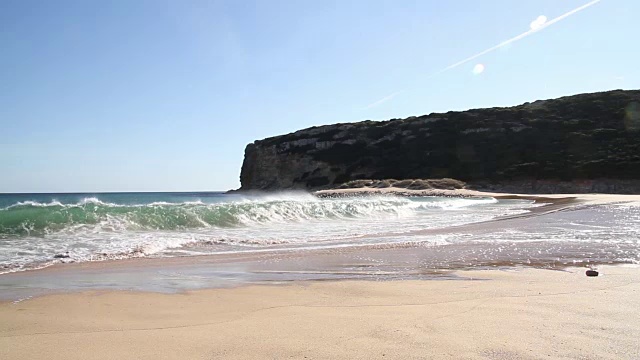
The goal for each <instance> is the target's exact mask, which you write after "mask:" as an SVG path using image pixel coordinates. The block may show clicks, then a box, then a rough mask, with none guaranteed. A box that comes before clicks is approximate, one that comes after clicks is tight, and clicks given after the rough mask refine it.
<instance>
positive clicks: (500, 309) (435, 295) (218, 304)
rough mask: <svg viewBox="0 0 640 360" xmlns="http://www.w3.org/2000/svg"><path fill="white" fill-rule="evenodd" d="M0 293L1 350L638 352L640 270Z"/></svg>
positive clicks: (232, 355)
mask: <svg viewBox="0 0 640 360" xmlns="http://www.w3.org/2000/svg"><path fill="white" fill-rule="evenodd" d="M600 270H601V272H602V275H601V276H599V277H596V278H587V277H586V276H585V274H584V269H569V270H568V271H552V270H535V269H527V270H518V271H515V270H512V271H497V270H496V271H467V272H461V273H460V276H462V277H465V278H467V279H466V280H433V281H388V282H366V281H358V282H356V281H341V282H304V283H294V284H293V285H283V286H267V285H262V286H247V287H240V288H234V289H212V290H201V291H196V292H190V293H186V294H157V293H131V292H123V291H120V292H88V293H71V294H61V295H50V296H44V297H39V298H35V299H30V300H26V301H22V302H18V303H3V304H0V358H2V359H283V358H294V359H304V358H308V359H374V358H375V359H380V358H384V359H387V358H388V359H425V358H426V359H430V358H438V359H542V358H544V359H549V358H561V359H638V358H640V269H638V268H632V267H603V268H601V269H600Z"/></svg>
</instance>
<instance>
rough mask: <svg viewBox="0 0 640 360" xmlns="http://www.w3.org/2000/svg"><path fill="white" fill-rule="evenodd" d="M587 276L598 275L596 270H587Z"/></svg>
mask: <svg viewBox="0 0 640 360" xmlns="http://www.w3.org/2000/svg"><path fill="white" fill-rule="evenodd" d="M586 274H587V276H598V272H597V271H596V270H587V272H586Z"/></svg>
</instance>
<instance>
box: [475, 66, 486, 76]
mask: <svg viewBox="0 0 640 360" xmlns="http://www.w3.org/2000/svg"><path fill="white" fill-rule="evenodd" d="M483 72H484V65H482V64H476V66H474V67H473V74H474V75H480V74H482V73H483Z"/></svg>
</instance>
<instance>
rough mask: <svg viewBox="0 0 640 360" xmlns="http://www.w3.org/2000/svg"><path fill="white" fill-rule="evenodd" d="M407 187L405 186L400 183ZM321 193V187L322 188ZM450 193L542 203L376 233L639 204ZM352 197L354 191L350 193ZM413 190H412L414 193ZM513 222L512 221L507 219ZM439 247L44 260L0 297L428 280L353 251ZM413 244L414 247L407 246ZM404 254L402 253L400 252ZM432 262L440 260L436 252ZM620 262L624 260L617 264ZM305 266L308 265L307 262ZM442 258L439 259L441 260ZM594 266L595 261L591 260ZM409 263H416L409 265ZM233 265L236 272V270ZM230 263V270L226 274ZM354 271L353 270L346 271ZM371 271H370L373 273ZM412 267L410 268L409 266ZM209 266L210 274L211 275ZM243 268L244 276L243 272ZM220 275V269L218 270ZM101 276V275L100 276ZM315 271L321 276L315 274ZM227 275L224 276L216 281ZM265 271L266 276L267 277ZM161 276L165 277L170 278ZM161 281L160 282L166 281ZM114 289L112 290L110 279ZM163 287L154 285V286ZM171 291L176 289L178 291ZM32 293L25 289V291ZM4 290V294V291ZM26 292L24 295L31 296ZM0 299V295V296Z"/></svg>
mask: <svg viewBox="0 0 640 360" xmlns="http://www.w3.org/2000/svg"><path fill="white" fill-rule="evenodd" d="M401 190H402V191H406V189H401ZM397 191H398V189H394V188H386V189H367V190H365V192H366V193H367V194H377V193H384V194H396V192H397ZM332 192H333V193H338V194H345V193H346V194H347V195H348V196H354V195H353V194H354V193H356V192H357V193H361V192H362V189H346V190H334V191H332ZM411 192H412V193H420V194H422V195H421V196H433V195H425V191H423V190H414V191H411ZM325 194H326V192H325ZM447 194H448V195H449V196H474V197H495V198H498V199H519V200H532V201H536V202H539V203H543V205H542V206H537V207H533V208H530V209H529V212H526V213H522V214H517V215H510V216H504V217H498V218H494V219H491V220H488V221H481V222H474V223H469V224H463V225H456V226H450V227H445V228H434V229H425V230H415V231H412V232H409V233H402V234H396V233H382V234H378V235H377V237H385V236H386V237H393V236H396V235H407V236H417V237H421V236H422V237H424V236H442V235H447V234H455V233H471V234H477V233H486V232H487V231H488V232H491V231H497V230H500V229H502V228H504V227H505V226H507V225H512V226H515V227H516V228H518V227H519V226H522V224H527V222H530V221H538V220H536V218H538V217H540V216H546V215H549V214H552V213H554V212H558V211H564V210H568V209H577V208H584V207H592V206H597V205H602V204H611V203H620V202H640V195H609V194H553V195H548V194H543V195H530V194H504V193H487V192H477V191H469V190H451V191H447ZM355 196H358V195H355ZM414 196H415V195H414ZM513 224H515V225H513ZM446 246H447V247H449V248H450V249H452V251H456V250H455V249H458V250H457V251H462V252H467V253H468V252H469V249H468V248H466V247H464V246H462V247H460V246H458V245H453V244H450V245H446ZM437 247H438V245H430V244H426V245H425V244H422V243H421V242H420V241H417V242H407V243H403V242H400V243H390V244H388V245H386V243H381V244H376V243H367V244H359V245H357V246H356V245H353V246H340V247H335V248H332V247H328V248H322V247H319V248H316V249H298V248H296V247H291V248H266V249H261V250H253V251H251V250H250V251H246V252H245V251H238V252H221V253H217V254H202V255H194V256H176V257H154V256H146V257H133V258H126V259H115V260H103V261H88V262H76V263H57V264H53V265H50V266H46V267H43V268H38V269H30V270H25V271H18V272H11V273H4V274H0V289H5V290H2V292H3V293H4V295H2V293H0V295H2V296H0V298H5V299H6V298H7V297H15V296H14V295H15V291H13V292H12V290H11V288H10V287H7V286H8V285H6V284H10V283H16V284H19V283H23V282H30V283H31V282H33V283H35V284H38V283H40V284H43V285H42V286H46V287H47V288H49V289H50V286H51V285H50V284H49V283H54V284H58V285H57V286H58V287H55V286H54V287H53V289H54V290H45V291H41V292H43V293H47V292H56V293H57V292H72V291H81V290H82V288H83V286H84V285H82V283H83V282H84V283H87V284H89V285H90V286H94V288H100V286H102V285H100V284H107V285H108V286H104V288H105V289H113V288H114V285H113V284H111V283H110V282H109V281H107V280H108V274H112V275H113V276H114V277H116V278H118V277H125V276H126V274H137V273H142V274H143V275H136V276H137V277H136V276H133V278H134V279H133V280H131V279H127V280H129V281H134V283H135V284H138V283H142V282H143V279H144V277H145V276H146V277H147V278H149V279H150V280H153V279H156V278H158V275H155V274H154V272H162V271H165V272H170V271H174V272H175V273H177V274H181V273H187V274H188V276H187V280H188V281H192V282H195V284H196V285H194V286H192V287H191V288H189V287H187V288H186V289H183V290H191V289H198V288H217V287H227V286H232V287H233V286H237V285H240V286H242V285H243V284H248V285H251V284H254V283H263V282H269V281H285V282H286V281H308V280H344V279H347V280H354V279H355V280H357V279H363V278H364V279H377V278H380V277H379V276H378V277H377V275H379V274H386V275H388V276H387V277H393V276H395V277H396V278H413V279H422V278H429V276H428V275H429V274H422V273H421V272H414V273H412V272H411V271H405V272H404V273H402V271H401V270H397V269H396V268H395V267H390V268H385V266H382V265H381V266H374V267H369V266H373V265H367V266H360V265H358V262H359V260H357V259H358V258H359V257H365V258H366V257H372V258H376V259H379V261H381V262H382V263H386V262H388V261H395V262H396V263H401V262H402V256H415V254H414V253H415V252H417V253H423V254H425V255H429V256H431V255H430V254H426V253H425V252H427V253H430V252H433V251H435V250H437ZM411 249H415V251H413V252H412V251H411ZM403 254H404V255H403ZM434 261H435V263H436V264H437V263H442V261H444V260H442V261H440V260H438V259H437V258H436V259H435V260H434ZM484 261H486V264H487V265H482V263H478V266H479V267H482V266H488V267H496V266H500V267H503V266H504V267H510V266H531V267H533V268H549V267H554V268H563V267H568V266H571V265H572V264H574V265H575V264H578V263H576V262H575V261H574V262H573V263H568V264H563V263H562V262H559V263H558V262H553V261H551V260H546V261H542V260H538V261H537V262H535V261H534V262H529V263H526V264H525V263H523V262H522V260H518V259H513V261H511V260H510V259H509V258H504V257H503V258H500V259H494V260H493V261H491V260H490V259H487V260H484ZM590 261H591V260H589V259H586V260H583V261H582V263H584V264H589V263H590ZM608 263H610V262H604V263H600V264H608ZM622 263H624V262H622ZM309 264H310V265H309ZM445 264H446V262H445ZM596 264H598V263H597V261H596ZM412 266H416V265H412ZM468 267H469V266H468V265H466V264H464V263H462V264H457V265H456V264H453V265H450V266H446V267H440V268H432V269H431V271H432V272H435V271H438V270H442V271H446V272H451V271H456V270H465V269H467V268H468ZM236 268H237V269H239V270H236ZM229 269H231V270H232V271H231V272H229ZM350 269H355V270H350ZM374 270H377V273H376V272H375V271H374ZM416 270H417V269H416ZM212 271H213V273H211V272H212ZM243 272H245V273H246V274H243ZM225 273H227V275H220V274H225ZM101 274H104V276H103V277H100V275H101ZM319 275H322V276H319ZM56 276H59V277H61V278H63V279H72V280H73V281H72V280H69V281H70V282H71V283H79V284H81V285H73V286H70V285H67V286H66V287H65V285H64V283H58V280H57V279H56ZM83 276H87V277H89V278H90V279H92V280H91V281H94V282H95V284H91V281H88V280H83V279H82V277H83ZM224 276H226V277H227V278H226V279H222V278H223V277H224ZM270 276H271V277H270ZM198 277H211V278H212V279H210V280H209V282H207V281H200V280H193V279H192V278H196V279H197V278H198ZM165 278H167V279H169V280H170V276H169V275H167V276H165ZM169 280H166V281H169ZM225 281H226V282H231V283H232V285H227V284H226V283H225ZM130 286H132V287H133V288H139V287H140V286H142V288H144V289H147V290H149V289H152V290H151V291H154V290H153V289H154V287H153V286H148V287H145V286H143V285H130ZM115 288H118V286H117V285H116V286H115ZM119 289H127V286H126V285H123V286H120V287H119ZM163 291H165V290H162V288H161V289H160V292H163ZM177 291H182V290H180V289H178V290H177ZM34 292H36V291H33V290H31V293H34ZM25 293H27V294H29V290H25ZM7 294H10V296H8V295H7ZM30 295H31V294H30ZM0 300H2V299H0Z"/></svg>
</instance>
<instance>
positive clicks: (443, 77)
mask: <svg viewBox="0 0 640 360" xmlns="http://www.w3.org/2000/svg"><path fill="white" fill-rule="evenodd" d="M586 3H588V1H586V0H562V1H558V0H538V1H513V0H486V1H475V0H452V1H439V0H438V1H436V0H433V1H426V0H424V1H395V0H389V1H375V0H361V1H360V0H354V1H347V0H340V1H276V0H264V1H187V0H184V1H177V0H174V1H163V0H149V1H142V0H112V1H84V0H77V1H69V0H57V1H44V0H42V1H31V0H2V1H0V169H1V172H0V192H71V191H78V192H82V191H88V192H91V191H190V190H227V189H230V188H236V187H238V186H239V180H238V177H239V173H240V167H241V164H242V159H243V153H244V147H245V145H246V144H247V143H250V142H252V141H254V140H256V139H262V138H265V137H268V136H273V135H279V134H284V133H288V132H292V131H295V130H298V129H301V128H305V127H309V126H313V125H321V124H331V123H336V122H350V121H360V120H366V119H371V120H384V119H389V118H402V117H407V116H411V115H421V114H427V113H431V112H444V111H449V110H464V109H469V108H475V107H491V106H508V105H517V104H520V103H523V102H525V101H533V100H536V99H542V98H553V97H558V96H562V95H570V94H575V93H581V92H593V91H602V90H609V89H620V88H622V89H634V88H635V89H637V88H640V67H638V65H637V63H638V60H637V59H638V56H639V55H640V54H639V53H638V51H639V50H638V46H637V43H636V42H637V36H638V34H640V25H638V23H637V14H639V13H640V1H635V0H602V1H600V2H598V3H596V4H594V5H592V6H590V7H588V8H586V9H584V10H582V11H579V12H577V13H575V14H572V15H571V16H567V17H566V18H563V19H562V20H561V21H558V22H556V23H553V24H552V25H549V26H547V27H544V28H542V29H539V30H538V31H536V32H534V33H531V34H530V36H525V37H523V38H522V39H519V40H517V41H514V42H512V43H510V44H507V45H505V46H502V47H500V48H499V49H497V50H495V51H493V52H489V53H487V54H485V55H483V56H480V57H478V58H476V59H474V60H472V61H470V62H468V63H465V64H462V65H460V66H458V67H455V68H453V69H450V70H448V71H446V72H443V73H439V74H437V73H438V72H439V71H441V70H443V69H445V68H446V67H447V66H450V65H452V64H455V63H456V62H458V61H460V60H463V59H465V58H468V57H470V56H472V55H474V54H478V53H480V52H482V51H483V50H485V49H488V48H491V47H493V46H494V45H497V44H499V43H501V42H503V41H505V40H508V39H511V38H513V37H515V36H517V35H520V34H523V33H524V32H526V31H528V30H530V25H531V22H532V21H534V20H535V19H537V18H538V17H539V16H541V15H544V16H546V18H547V19H548V21H551V20H552V19H554V18H556V17H558V16H561V15H563V14H566V13H567V12H570V11H571V10H573V9H576V8H578V7H580V6H582V5H584V4H586ZM477 64H483V65H484V71H483V72H482V73H479V74H474V72H473V69H474V67H475V66H476V65H477ZM434 74H437V75H435V76H434Z"/></svg>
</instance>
